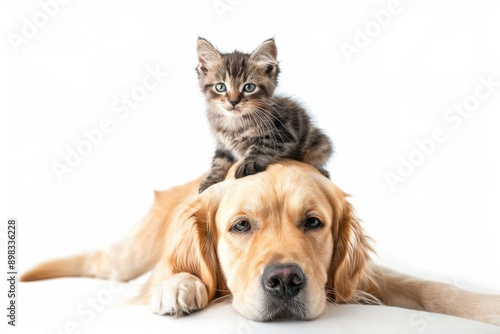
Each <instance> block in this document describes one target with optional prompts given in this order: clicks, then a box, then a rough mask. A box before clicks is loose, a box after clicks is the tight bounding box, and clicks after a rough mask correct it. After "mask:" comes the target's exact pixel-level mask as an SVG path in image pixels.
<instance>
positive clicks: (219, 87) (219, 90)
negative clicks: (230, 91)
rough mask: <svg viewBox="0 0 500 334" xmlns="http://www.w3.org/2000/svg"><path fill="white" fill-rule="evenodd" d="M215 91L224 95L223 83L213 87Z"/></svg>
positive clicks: (224, 87)
mask: <svg viewBox="0 0 500 334" xmlns="http://www.w3.org/2000/svg"><path fill="white" fill-rule="evenodd" d="M215 90H216V91H218V92H219V93H224V92H225V91H226V85H224V84H223V83H218V84H216V85H215Z"/></svg>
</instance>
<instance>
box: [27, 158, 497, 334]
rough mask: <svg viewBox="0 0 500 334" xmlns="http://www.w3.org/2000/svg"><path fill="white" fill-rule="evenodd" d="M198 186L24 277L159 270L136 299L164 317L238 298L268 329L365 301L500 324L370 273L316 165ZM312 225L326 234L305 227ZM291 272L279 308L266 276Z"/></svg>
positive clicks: (365, 252)
mask: <svg viewBox="0 0 500 334" xmlns="http://www.w3.org/2000/svg"><path fill="white" fill-rule="evenodd" d="M231 173H234V168H233V169H232V170H231V171H230V174H229V175H231ZM201 180H202V177H201V178H198V179H197V180H194V181H192V182H189V183H187V184H185V185H182V186H178V187H174V188H171V189H169V190H166V191H162V192H156V194H155V201H154V204H153V207H152V208H151V210H150V211H149V213H148V214H147V215H146V217H145V218H144V219H143V220H142V221H141V222H139V224H138V225H137V226H136V227H135V228H134V229H133V230H132V231H131V233H130V234H129V235H128V236H127V237H126V238H125V239H123V240H122V241H121V242H119V243H117V244H116V245H113V246H112V247H110V248H109V249H107V250H104V251H97V252H93V253H88V254H83V255H78V256H75V257H70V258H65V259H60V260H54V261H50V262H46V263H43V264H41V265H39V266H37V267H35V268H33V269H32V270H30V271H28V272H26V273H24V275H23V276H22V278H21V279H22V280H23V281H33V280H39V279H45V278H53V277H60V276H92V277H101V278H108V279H116V280H121V281H128V280H130V279H133V278H135V277H137V276H139V275H141V274H143V273H145V272H147V271H148V270H150V269H153V271H152V274H151V276H150V278H149V280H148V282H147V284H146V285H145V287H144V289H143V293H142V294H141V296H140V298H139V299H140V300H141V301H142V302H145V303H149V304H150V305H151V307H152V310H153V311H154V312H155V313H159V314H173V315H182V314H185V313H190V312H192V311H195V310H198V309H202V308H204V307H205V306H206V305H207V304H208V303H210V302H211V301H213V300H214V299H216V298H217V297H219V296H224V295H232V300H233V302H232V303H233V307H234V308H235V309H236V310H237V311H238V312H239V313H241V314H242V315H244V316H246V317H248V318H250V319H254V320H260V321H269V320H275V319H280V318H293V319H314V318H316V317H318V316H320V315H321V314H322V312H323V310H324V308H325V305H326V303H327V302H337V303H349V302H359V301H362V302H367V303H383V304H386V305H392V306H399V307H406V308H412V309H417V310H426V311H430V312H437V313H444V314H451V315H455V316H460V317H465V318H469V319H474V320H479V321H484V322H490V323H493V324H497V325H500V296H494V295H483V294H476V293H471V292H467V291H463V290H460V289H458V288H456V287H453V286H451V285H448V284H444V283H437V282H430V281H423V280H419V279H416V278H413V277H410V276H406V275H403V274H400V273H396V272H393V271H390V270H388V269H385V268H381V267H378V266H376V265H375V264H373V262H371V260H370V252H371V247H370V244H369V240H368V238H367V237H366V236H365V234H364V232H363V229H362V227H361V225H360V222H359V220H358V218H357V217H356V215H355V213H354V210H353V208H352V207H351V204H350V203H349V202H348V201H347V197H348V196H347V195H346V194H345V193H344V192H343V191H342V190H340V189H339V188H338V187H337V186H335V185H334V184H333V183H332V182H331V181H330V180H328V179H327V178H326V177H324V176H322V175H321V174H320V173H319V172H318V171H317V170H316V169H314V168H313V167H311V166H310V165H307V164H304V163H300V162H296V161H283V162H280V163H277V164H273V165H271V166H270V167H269V168H268V169H267V170H266V171H265V172H263V173H259V174H256V175H252V176H247V177H244V178H241V179H237V180H236V179H234V178H232V177H229V178H228V179H226V180H225V181H224V182H221V183H219V184H216V185H214V186H212V187H210V188H208V189H207V190H206V191H204V192H203V193H202V194H200V195H198V186H199V183H200V181H201ZM309 217H314V218H317V219H319V221H321V223H322V226H321V227H320V228H315V229H308V228H307V226H306V225H304V224H305V223H304V222H305V221H306V220H307V219H308V218H309ZM241 221H245V222H248V224H249V226H250V227H251V228H250V230H249V231H248V232H245V233H238V232H235V230H234V229H233V226H234V224H235V223H236V222H241ZM283 264H293V266H294V268H300V269H299V270H301V271H302V272H303V275H304V277H305V279H304V282H303V285H301V288H300V292H299V293H298V294H297V295H296V296H295V297H293V298H288V299H287V298H282V299H280V298H277V299H276V298H275V297H273V298H271V297H270V296H269V291H267V290H266V288H264V287H263V283H262V282H263V279H262V276H263V274H264V273H265V271H266V268H268V267H269V266H270V265H283ZM301 284H302V283H301Z"/></svg>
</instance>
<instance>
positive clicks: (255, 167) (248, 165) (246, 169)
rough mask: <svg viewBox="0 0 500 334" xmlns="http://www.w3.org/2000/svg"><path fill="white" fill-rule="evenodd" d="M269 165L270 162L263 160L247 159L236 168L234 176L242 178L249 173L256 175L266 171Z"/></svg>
mask: <svg viewBox="0 0 500 334" xmlns="http://www.w3.org/2000/svg"><path fill="white" fill-rule="evenodd" d="M267 166H269V164H268V163H263V162H261V161H257V160H245V161H243V162H242V163H241V164H240V165H239V166H238V168H237V169H236V172H235V173H234V177H235V178H237V179H240V178H242V177H245V176H248V175H254V174H257V173H260V172H263V171H265V170H266V168H267Z"/></svg>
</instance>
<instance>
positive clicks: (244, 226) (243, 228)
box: [231, 220, 252, 233]
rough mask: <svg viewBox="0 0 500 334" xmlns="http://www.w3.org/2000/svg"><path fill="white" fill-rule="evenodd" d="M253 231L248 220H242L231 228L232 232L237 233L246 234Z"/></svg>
mask: <svg viewBox="0 0 500 334" xmlns="http://www.w3.org/2000/svg"><path fill="white" fill-rule="evenodd" d="M251 229H252V227H251V226H250V223H249V222H248V220H240V221H238V222H237V223H236V224H234V225H233V227H231V230H232V231H234V232H237V233H245V232H248V231H250V230H251Z"/></svg>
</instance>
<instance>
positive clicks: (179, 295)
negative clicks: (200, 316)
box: [151, 273, 208, 317]
mask: <svg viewBox="0 0 500 334" xmlns="http://www.w3.org/2000/svg"><path fill="white" fill-rule="evenodd" d="M207 303H208V293H207V288H206V287H205V285H204V284H203V283H202V281H201V280H200V279H199V278H198V277H196V276H194V275H191V274H188V273H180V274H176V275H173V276H171V277H169V278H168V279H166V280H165V281H164V282H162V283H161V284H160V285H158V286H155V287H154V288H153V291H152V293H151V309H152V310H153V312H154V313H156V314H162V315H174V316H178V317H179V316H182V315H183V314H189V313H192V312H193V311H196V310H201V309H202V308H204V307H205V306H207Z"/></svg>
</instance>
